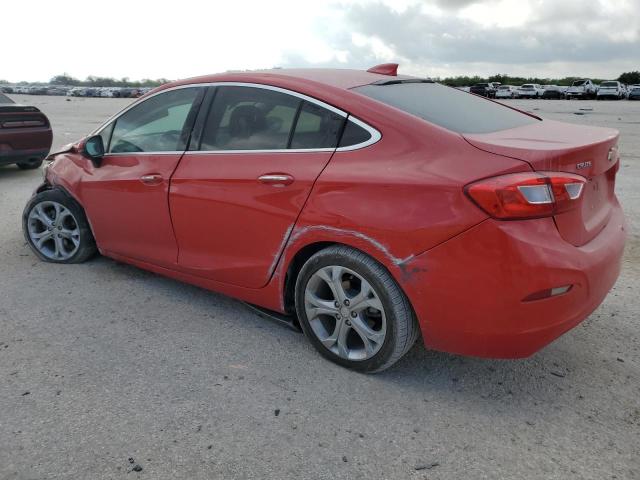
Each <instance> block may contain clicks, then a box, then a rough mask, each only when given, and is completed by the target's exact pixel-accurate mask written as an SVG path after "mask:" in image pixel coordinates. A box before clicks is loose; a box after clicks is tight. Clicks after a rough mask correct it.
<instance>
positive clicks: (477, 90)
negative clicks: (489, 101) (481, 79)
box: [469, 83, 497, 98]
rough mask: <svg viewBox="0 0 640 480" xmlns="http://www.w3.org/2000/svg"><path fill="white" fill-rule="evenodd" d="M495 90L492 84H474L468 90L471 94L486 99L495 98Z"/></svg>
mask: <svg viewBox="0 0 640 480" xmlns="http://www.w3.org/2000/svg"><path fill="white" fill-rule="evenodd" d="M496 90H497V88H496V87H495V86H494V85H493V83H476V84H475V85H474V86H472V87H471V88H470V89H469V91H470V92H471V93H474V94H476V95H480V96H482V97H487V98H495V96H496Z"/></svg>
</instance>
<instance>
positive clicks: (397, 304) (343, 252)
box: [295, 245, 419, 373]
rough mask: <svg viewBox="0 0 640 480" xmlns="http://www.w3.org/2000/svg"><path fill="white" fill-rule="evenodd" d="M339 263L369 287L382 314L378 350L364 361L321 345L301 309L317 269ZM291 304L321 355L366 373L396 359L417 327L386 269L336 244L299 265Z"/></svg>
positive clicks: (375, 370) (352, 250) (414, 337)
mask: <svg viewBox="0 0 640 480" xmlns="http://www.w3.org/2000/svg"><path fill="white" fill-rule="evenodd" d="M328 266H342V267H346V268H348V269H350V270H352V271H353V272H356V273H357V274H358V275H360V276H361V277H362V278H364V279H365V280H366V281H367V282H369V284H370V285H371V286H372V287H373V289H374V290H375V292H376V294H377V295H378V297H379V299H380V301H381V303H382V306H383V308H384V311H385V316H386V335H385V339H384V341H383V342H382V346H381V347H380V350H379V351H378V352H377V353H375V354H374V355H373V356H372V357H370V358H368V359H366V360H350V359H346V358H342V357H340V356H338V355H337V354H335V353H334V352H332V351H331V350H329V349H328V348H327V347H325V346H324V345H323V344H322V342H321V341H320V339H319V338H318V337H317V336H316V334H315V332H314V331H313V329H312V327H311V325H310V323H309V319H308V318H307V315H306V311H305V306H304V305H305V300H304V299H305V291H306V288H307V284H308V282H309V280H310V279H311V277H312V276H313V275H314V274H315V273H316V272H317V271H318V270H320V269H321V268H323V267H328ZM295 304H296V312H297V315H298V319H299V320H300V325H301V327H302V330H303V332H304V333H305V335H306V336H307V338H308V339H309V341H310V342H311V344H312V345H313V346H314V347H315V348H316V350H318V352H320V354H321V355H322V356H324V357H325V358H327V359H329V360H331V361H332V362H335V363H337V364H339V365H342V366H344V367H347V368H350V369H353V370H356V371H360V372H367V373H374V372H380V371H382V370H385V369H387V368H389V367H390V366H391V365H393V364H394V363H395V362H397V361H398V360H399V359H400V358H402V356H403V355H405V354H406V353H407V352H408V351H409V349H410V348H411V347H412V346H413V344H414V343H415V341H416V339H417V337H418V334H419V329H418V325H417V322H416V319H415V315H414V313H413V309H412V308H411V305H410V303H409V300H408V299H407V297H406V296H405V294H404V293H403V292H402V290H401V289H400V287H399V285H398V284H397V283H396V281H395V280H394V279H393V277H392V276H391V275H390V274H389V272H388V271H387V270H386V269H385V267H384V266H382V265H381V264H380V263H379V262H377V261H376V260H374V259H373V258H371V257H370V256H368V255H366V254H364V253H362V252H360V251H358V250H355V249H353V248H350V247H347V246H343V245H336V246H332V247H328V248H326V249H324V250H321V251H319V252H318V253H316V254H315V255H313V256H312V257H311V258H310V259H309V260H308V261H307V262H306V263H305V264H304V265H303V267H302V269H301V270H300V273H299V275H298V278H297V280H296V286H295Z"/></svg>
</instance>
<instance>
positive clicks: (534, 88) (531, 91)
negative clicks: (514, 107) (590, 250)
mask: <svg viewBox="0 0 640 480" xmlns="http://www.w3.org/2000/svg"><path fill="white" fill-rule="evenodd" d="M543 93H544V90H543V89H542V87H541V86H540V85H538V84H537V83H525V84H524V85H520V87H518V97H520V98H540V97H542V94H543Z"/></svg>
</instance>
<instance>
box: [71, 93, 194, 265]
mask: <svg viewBox="0 0 640 480" xmlns="http://www.w3.org/2000/svg"><path fill="white" fill-rule="evenodd" d="M203 91H204V89H203V88H202V87H194V88H181V89H176V90H171V91H168V92H164V93H160V94H157V95H154V96H152V97H150V98H149V99H147V100H144V101H142V102H141V103H139V104H137V105H135V106H134V107H133V108H131V109H129V110H127V111H126V112H125V113H123V114H122V115H121V116H119V117H118V118H116V119H115V120H114V121H113V122H111V123H110V124H108V125H107V126H106V127H104V128H103V129H102V130H101V132H100V135H101V136H102V137H103V141H104V143H105V148H106V151H107V154H106V155H105V156H104V159H103V161H102V165H101V166H100V167H99V168H94V167H91V166H89V167H88V169H87V171H86V175H85V178H84V179H83V182H82V190H81V192H80V195H81V197H82V203H83V205H84V207H85V209H86V211H87V216H88V218H89V219H90V222H91V226H92V228H93V230H94V233H95V236H96V238H98V239H99V245H98V246H99V247H100V248H101V249H102V250H104V251H107V252H111V253H117V254H120V255H124V256H126V257H130V258H133V259H137V260H142V261H146V262H150V263H154V264H158V265H162V266H174V267H175V264H176V260H177V255H178V247H177V244H176V239H175V235H174V233H173V228H172V225H171V217H170V215H169V204H168V194H169V183H170V180H171V175H172V174H173V172H174V171H175V169H176V167H177V165H178V162H179V161H180V158H181V157H182V155H183V154H184V150H185V148H186V144H187V141H188V137H189V134H190V131H191V126H192V124H193V119H194V118H195V115H196V113H197V107H198V103H199V101H200V99H201V97H202V93H203Z"/></svg>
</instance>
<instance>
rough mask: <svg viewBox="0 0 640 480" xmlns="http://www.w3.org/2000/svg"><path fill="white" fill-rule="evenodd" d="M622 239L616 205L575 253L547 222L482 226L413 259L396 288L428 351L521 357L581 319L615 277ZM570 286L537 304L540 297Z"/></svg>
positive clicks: (620, 216) (621, 219)
mask: <svg viewBox="0 0 640 480" xmlns="http://www.w3.org/2000/svg"><path fill="white" fill-rule="evenodd" d="M625 238H626V233H625V224H624V216H623V213H622V209H621V208H620V205H619V204H618V203H617V201H616V205H615V208H614V211H613V212H612V215H611V219H610V221H609V223H608V224H607V226H606V227H605V229H604V230H603V231H602V232H601V233H600V234H599V235H598V236H597V237H596V238H594V239H593V240H592V241H591V242H589V243H587V244H586V245H584V246H582V247H575V246H573V245H571V244H569V243H567V242H566V241H564V240H563V239H562V238H561V237H560V235H559V233H558V230H557V228H556V226H555V224H554V222H553V220H552V219H551V218H545V219H538V220H527V221H511V222H500V221H496V220H491V219H489V220H486V221H484V222H482V223H481V224H479V225H477V226H475V227H473V228H472V229H470V230H468V231H466V232H464V233H463V234H460V235H458V236H457V237H455V238H453V239H451V240H449V241H447V242H445V243H443V244H441V245H439V246H438V247H436V248H434V249H432V250H429V251H428V252H426V253H424V254H422V255H419V256H417V257H416V258H415V259H413V260H412V261H411V262H408V263H407V264H406V265H405V266H404V267H405V268H404V273H405V278H404V279H403V280H404V281H403V282H402V283H403V287H404V289H405V292H406V293H407V295H408V296H409V298H410V300H411V302H412V305H413V307H414V309H415V311H416V314H417V316H418V320H419V323H420V327H421V330H422V336H423V339H424V342H425V345H426V346H427V347H428V348H432V349H435V350H442V351H446V352H451V353H457V354H463V355H472V356H479V357H491V358H520V357H527V356H529V355H531V354H533V353H535V352H536V351H538V350H539V349H541V348H542V347H544V346H545V345H547V344H548V343H550V342H551V341H553V340H554V339H556V338H557V337H559V336H560V335H562V334H563V333H564V332H566V331H567V330H569V329H571V328H573V327H574V326H576V325H577V324H578V323H580V322H581V321H582V320H584V319H585V318H586V317H588V316H589V315H590V314H591V313H592V312H593V311H594V310H595V309H596V308H597V307H598V306H599V305H600V303H602V301H603V300H604V298H605V297H606V295H607V293H608V292H609V290H610V289H611V288H612V287H613V285H614V283H615V281H616V279H617V278H618V275H619V273H620V265H621V259H622V253H623V249H624V243H625ZM565 285H573V287H572V288H571V290H569V291H568V292H567V293H565V294H563V295H558V296H554V297H550V298H546V299H543V300H536V301H528V302H524V301H523V299H524V298H526V297H527V296H529V295H531V294H532V293H535V292H539V291H541V290H545V289H549V288H554V287H561V286H565Z"/></svg>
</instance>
